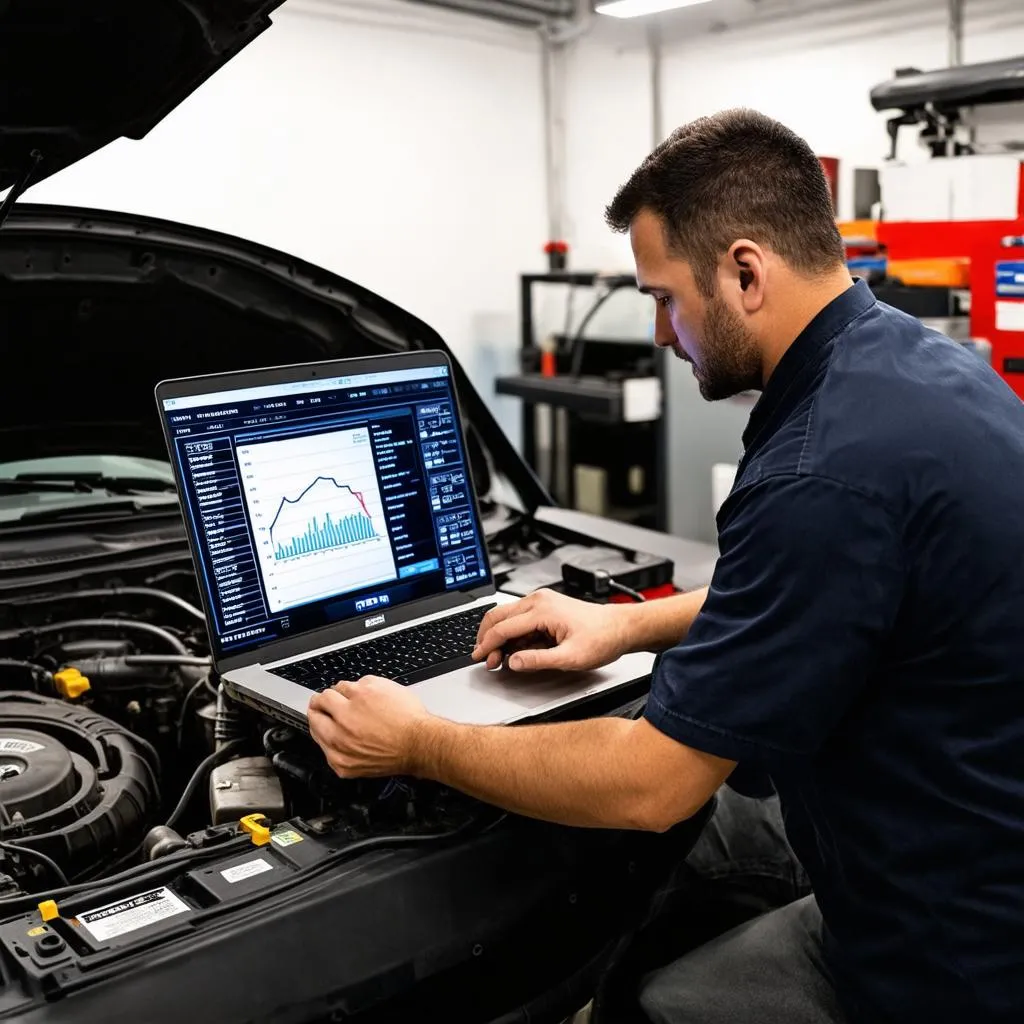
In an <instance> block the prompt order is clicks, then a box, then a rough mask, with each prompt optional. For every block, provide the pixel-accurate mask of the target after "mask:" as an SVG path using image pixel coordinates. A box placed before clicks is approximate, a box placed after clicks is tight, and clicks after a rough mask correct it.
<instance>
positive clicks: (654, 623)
mask: <svg viewBox="0 0 1024 1024" xmlns="http://www.w3.org/2000/svg"><path fill="white" fill-rule="evenodd" d="M707 596H708V588H707V587H702V588H701V589H700V590H693V591H690V592H689V593H687V594H679V595H677V596H676V597H666V598H663V599H662V600H659V601H647V602H645V603H644V604H634V605H623V606H622V613H623V615H624V616H626V617H628V623H629V624H628V627H627V628H628V635H629V640H630V649H631V650H633V651H654V652H655V653H658V652H660V651H667V650H668V649H669V648H670V647H675V645H676V644H678V643H679V642H680V641H681V640H682V639H683V637H684V636H686V634H687V632H688V631H689V629H690V626H691V625H692V624H693V620H694V619H695V618H696V617H697V615H698V614H699V613H700V610H701V608H702V607H703V606H704V599H705V598H706V597H707Z"/></svg>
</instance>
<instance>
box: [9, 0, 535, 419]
mask: <svg viewBox="0 0 1024 1024" xmlns="http://www.w3.org/2000/svg"><path fill="white" fill-rule="evenodd" d="M314 3H315V0H292V2H290V3H287V4H285V6H284V7H282V8H281V9H279V11H278V12H277V14H276V15H275V18H274V20H275V24H274V25H273V26H272V27H271V28H270V29H269V30H268V31H267V32H266V33H264V34H263V35H262V36H261V37H260V38H259V39H257V40H256V41H255V42H253V43H252V44H251V45H250V46H249V47H248V48H247V49H246V50H245V51H243V52H242V53H241V54H240V55H239V56H238V57H237V58H236V59H235V60H233V61H232V62H231V63H230V64H228V65H227V66H226V67H225V68H223V69H222V70H221V71H220V72H219V73H218V74H217V75H215V76H214V77H213V78H212V79H210V80H209V81H208V82H207V83H206V84H205V85H203V86H202V87H201V88H200V89H199V90H198V91H197V92H196V93H195V94H193V96H192V97H191V98H190V99H189V100H187V101H186V102H185V103H184V104H182V105H181V106H180V107H179V108H178V109H177V110H176V111H174V112H173V113H172V114H171V115H170V116H168V117H167V119H166V120H165V121H163V122H162V123H161V124H160V125H158V126H157V128H155V129H154V130H153V132H151V133H150V135H149V136H147V137H146V138H145V139H144V140H142V141H141V142H127V141H122V142H118V143H115V144H113V145H111V146H109V147H108V148H107V149H106V150H103V151H101V152H99V153H97V154H95V155H94V156H92V157H90V158H89V159H87V160H85V161H83V162H81V163H80V164H79V165H77V166H75V167H72V168H70V169H68V170H67V171H65V172H63V173H62V174H60V175H58V176H56V177H55V178H54V179H52V180H51V181H47V182H43V183H41V184H40V185H39V186H38V187H36V188H34V189H31V190H30V191H29V192H28V193H27V195H26V199H27V200H29V201H36V202H53V203H73V204H77V205H83V206H97V207H101V208H108V209H117V210H125V211H132V212H142V213H148V214H152V215H154V216H159V217H166V218H170V219H172V220H178V221H183V222H187V223H191V224H198V225H203V226H206V227H211V228H216V229H219V230H222V231H226V232H230V233H232V234H236V235H241V236H243V237H247V238H252V239H255V240H257V241H260V242H263V243H266V244H269V245H271V246H275V247H277V248H280V249H283V250H285V251H287V252H291V253H293V254H295V255H297V256H300V257H302V258H304V259H307V260H310V261H312V262H313V263H315V264H319V265H322V266H324V267H326V268H328V269H330V270H333V271H336V272H337V273H339V274H341V275H342V276H344V277H347V278H349V279H351V280H353V281H356V282H358V283H359V284H362V285H365V286H367V287H369V288H371V289H373V290H374V291H376V292H379V293H380V294H382V295H384V296H386V297H387V298H389V299H391V300H393V301H395V302H397V303H399V304H400V305H402V306H404V307H405V308H407V309H408V310H410V311H411V312H412V313H415V314H416V315H418V316H420V317H421V318H422V319H424V320H425V321H426V322H427V323H429V324H430V325H431V326H433V327H434V328H436V329H437V330H438V331H439V332H440V334H441V335H442V337H444V338H445V340H446V341H447V342H448V343H449V344H450V345H451V347H452V348H453V350H454V351H455V353H456V355H457V356H458V357H459V358H460V360H461V361H462V362H463V364H464V365H465V366H466V368H467V370H468V371H469V373H470V375H471V377H473V379H474V380H475V382H476V384H477V386H478V387H479V388H480V390H481V391H482V392H483V394H484V395H485V397H490V396H491V395H492V394H493V378H494V375H495V373H496V372H498V371H499V370H502V371H508V370H510V369H511V368H512V367H513V366H514V365H515V350H516V343H517V341H516V339H517V335H516V330H517V321H518V306H517V298H518V292H517V281H516V279H517V275H518V274H519V273H520V272H521V271H522V270H524V269H529V268H531V267H539V266H541V265H542V263H543V259H544V257H543V255H542V253H541V247H542V245H543V242H544V240H545V234H546V220H545V184H544V155H543V154H544V149H543V118H542V100H541V85H540V81H541V80H540V53H539V44H538V40H537V37H536V35H535V34H533V33H529V32H524V31H519V30H514V29H505V28H504V27H502V26H493V27H492V26H491V25H490V23H488V22H481V21H477V20H475V19H467V18H465V17H457V16H447V15H445V13H444V12H437V13H435V12H432V11H428V12H426V13H423V14H416V13H412V14H407V13H405V12H406V8H405V6H404V5H396V4H393V3H391V2H389V0H370V2H369V3H366V2H364V3H363V4H362V5H360V4H359V3H358V0H357V2H355V3H351V4H345V3H341V2H339V0H330V2H320V3H319V4H318V5H317V6H314ZM408 10H410V11H411V10H412V9H411V8H409V9H408ZM364 21H369V22H370V23H369V24H367V23H364ZM496 408H497V409H498V412H499V416H500V418H501V419H502V420H503V421H504V424H505V427H506V430H507V431H508V432H509V433H510V435H511V436H512V437H513V438H518V410H517V407H516V403H515V402H514V401H512V400H510V399H503V400H500V402H499V403H497V405H496Z"/></svg>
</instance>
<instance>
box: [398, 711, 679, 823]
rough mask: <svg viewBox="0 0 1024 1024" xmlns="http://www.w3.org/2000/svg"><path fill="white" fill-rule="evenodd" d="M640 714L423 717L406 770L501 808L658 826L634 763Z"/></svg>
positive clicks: (561, 818) (552, 817)
mask: <svg viewBox="0 0 1024 1024" xmlns="http://www.w3.org/2000/svg"><path fill="white" fill-rule="evenodd" d="M641 727H648V728H649V726H646V723H644V722H634V721H631V720H629V719H622V718H598V719H590V720H586V721H582V722H564V723H558V724H553V725H533V726H466V725H458V724H456V723H454V722H449V721H445V720H444V719H430V720H428V721H427V722H426V723H424V725H423V727H422V731H421V733H420V735H419V738H418V741H417V743H416V752H415V755H414V758H413V760H414V764H413V766H412V767H413V772H414V773H415V774H417V775H420V776H423V777H426V778H430V779H434V780H436V781H438V782H440V783H442V784H444V785H446V786H451V787H452V788H454V789H458V790H461V791H462V792H464V793H468V794H469V795H470V796H474V797H477V798H478V799H480V800H484V801H486V802H488V803H491V804H495V805H496V806H498V807H501V808H503V809H505V810H507V811H512V812H514V813H517V814H524V815H528V816H529V817H533V818H542V819H544V820H546V821H554V822H558V823H560V824H563V825H576V826H582V827H598V828H637V829H651V828H658V827H660V821H661V818H660V811H659V808H656V807H654V806H652V799H656V798H657V794H656V793H651V792H650V789H651V787H650V785H649V782H648V780H647V779H646V777H645V775H644V773H642V772H638V771H637V770H636V767H637V766H636V764H635V762H636V757H635V756H633V755H632V754H631V742H630V741H631V733H632V731H633V730H635V729H637V728H641Z"/></svg>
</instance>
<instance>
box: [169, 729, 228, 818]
mask: <svg viewBox="0 0 1024 1024" xmlns="http://www.w3.org/2000/svg"><path fill="white" fill-rule="evenodd" d="M244 742H245V740H240V739H239V740H231V741H230V742H229V743H225V744H224V746H223V747H221V748H220V749H219V750H215V751H214V752H213V753H212V754H210V755H209V756H208V757H205V758H203V760H202V761H200V762H199V767H198V768H196V770H195V771H194V772H193V773H192V778H191V779H189V780H188V785H186V786H185V791H184V792H183V793H182V794H181V799H180V800H179V801H178V806H177V807H175V808H174V810H173V811H171V814H170V817H169V818H168V819H167V821H165V822H164V826H165V827H166V828H174V826H175V825H176V824H177V823H178V819H179V818H180V817H181V816H182V815H183V814H184V813H185V812H186V811H187V810H188V805H189V804H190V803H191V802H192V798H193V797H194V796H195V795H196V790H197V789H198V788H199V787H200V785H202V783H203V781H204V780H205V779H206V776H207V775H208V774H209V772H210V770H211V769H212V768H213V767H214V766H215V765H217V764H219V763H220V762H221V761H222V760H224V759H225V758H226V757H227V756H228V755H229V754H233V753H234V752H235V751H236V750H237V749H238V748H239V747H240V746H241V745H242V744H243V743H244Z"/></svg>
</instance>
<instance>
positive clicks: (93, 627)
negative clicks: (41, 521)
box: [0, 572, 477, 896]
mask: <svg viewBox="0 0 1024 1024" xmlns="http://www.w3.org/2000/svg"><path fill="white" fill-rule="evenodd" d="M190 584H192V581H191V578H190V576H189V574H187V573H183V572H182V573H178V572H172V573H171V574H166V573H157V574H149V575H145V577H144V578H142V579H139V580H137V581H136V580H133V581H131V582H129V581H121V580H118V581H117V582H110V583H108V584H107V585H105V586H90V587H88V588H85V589H82V590H79V591H77V592H76V591H68V592H64V593H50V594H43V595H36V596H33V597H28V598H26V597H22V598H19V599H17V600H16V601H11V602H8V603H4V604H3V605H2V609H3V611H2V620H0V623H2V624H0V723H2V725H0V787H2V790H0V793H2V796H3V800H2V803H0V808H2V811H0V813H2V818H0V872H2V875H3V876H5V877H4V878H3V880H2V881H0V886H2V889H0V891H3V893H4V895H5V896H10V895H12V894H15V895H16V894H19V893H25V894H33V893H44V892H45V891H47V890H49V889H52V888H53V887H54V886H64V885H68V884H75V883H80V882H85V881H89V880H93V879H102V878H103V877H104V876H105V875H108V874H111V873H114V872H116V871H117V870H119V869H123V868H125V867H128V866H130V865H132V864H137V863H141V862H143V861H145V860H153V859H156V858H158V857H159V856H161V855H163V854H166V853H168V852H171V851H173V850H176V849H181V848H184V847H185V846H186V844H187V840H186V839H185V838H184V837H185V836H188V835H190V834H192V833H196V832H199V833H200V834H201V833H202V832H203V830H204V829H207V828H209V827H216V826H224V825H233V826H237V823H238V822H239V821H240V820H241V819H242V818H246V817H250V816H252V815H262V816H264V817H265V818H266V819H267V820H268V821H270V822H274V823H278V822H281V821H284V820H286V819H288V818H292V817H296V816H298V817H302V818H303V819H304V820H308V821H315V822H316V823H317V827H318V828H320V829H321V830H322V831H339V832H342V833H343V834H344V835H345V836H346V837H347V838H348V839H352V840H354V839H358V838H365V837H368V836H372V835H378V834H385V833H388V834H405V833H407V832H410V831H415V832H420V833H424V832H425V833H428V834H429V833H431V832H444V831H448V830H451V829H453V828H455V827H457V826H458V825H459V824H462V823H464V822H465V821H466V820H468V818H469V817H471V816H472V814H473V813H475V811H476V810H477V808H475V807H474V806H473V805H472V802H471V801H469V800H467V799H465V798H462V797H459V796H457V795H455V794H451V793H449V792H446V791H444V790H442V789H441V788H440V787H434V786H430V785H426V784H423V783H419V782H418V783H416V784H415V785H413V784H409V783H405V782H403V781H400V780H390V781H385V782H362V781H360V782H353V781H342V780H339V779H338V778H337V777H336V776H335V775H334V774H333V773H332V772H331V771H330V770H329V769H328V767H327V766H326V764H325V762H324V759H323V757H322V755H321V753H320V751H319V749H318V748H317V747H316V746H315V745H314V744H313V743H312V741H311V740H310V739H309V738H308V736H306V735H305V734H304V733H301V732H299V731H297V730H293V729H290V728H287V727H284V726H281V725H279V724H276V723H274V722H272V721H270V720H268V719H263V718H261V717H260V716H259V715H258V714H256V713H254V712H253V711H251V710H250V709H249V708H247V707H243V706H242V705H238V704H235V703H233V702H231V701H230V700H229V699H228V698H227V697H226V696H225V694H224V692H223V690H222V689H220V688H219V686H218V684H217V680H216V676H215V673H214V671H213V669H212V666H211V663H210V658H209V654H208V649H207V643H206V639H205V636H206V634H205V628H204V625H203V617H202V612H201V611H200V610H199V608H198V607H196V604H195V603H193V602H195V601H197V595H196V594H195V593H194V589H193V586H194V584H193V585H190Z"/></svg>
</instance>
